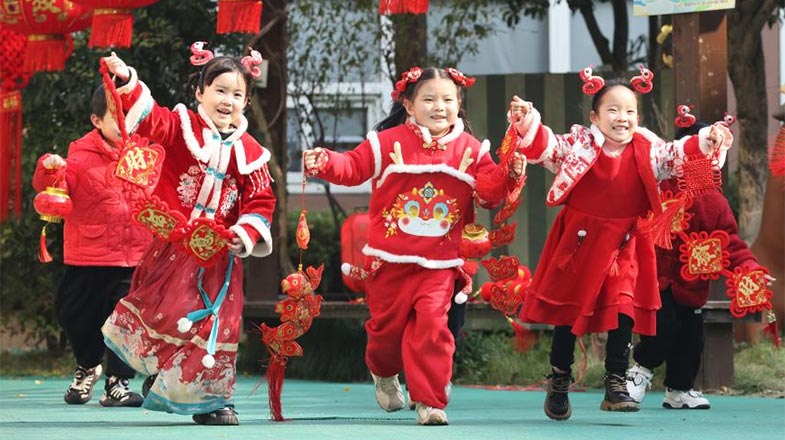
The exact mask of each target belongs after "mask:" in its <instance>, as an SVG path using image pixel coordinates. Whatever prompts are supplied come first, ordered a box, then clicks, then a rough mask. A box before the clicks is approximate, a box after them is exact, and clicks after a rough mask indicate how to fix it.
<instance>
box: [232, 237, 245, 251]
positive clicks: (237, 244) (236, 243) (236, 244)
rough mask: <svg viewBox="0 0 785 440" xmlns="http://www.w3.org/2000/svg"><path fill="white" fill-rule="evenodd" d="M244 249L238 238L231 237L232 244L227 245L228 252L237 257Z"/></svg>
mask: <svg viewBox="0 0 785 440" xmlns="http://www.w3.org/2000/svg"><path fill="white" fill-rule="evenodd" d="M244 249H245V246H243V242H242V241H240V237H238V236H237V235H235V236H234V237H232V242H231V243H229V252H231V253H232V254H234V255H239V254H240V253H241V252H242V251H243V250H244Z"/></svg>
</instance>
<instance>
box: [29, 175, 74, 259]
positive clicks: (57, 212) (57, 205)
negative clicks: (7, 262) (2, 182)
mask: <svg viewBox="0 0 785 440" xmlns="http://www.w3.org/2000/svg"><path fill="white" fill-rule="evenodd" d="M64 174H65V171H64V170H63V174H61V175H60V179H58V182H59V183H56V184H55V185H56V186H48V187H46V189H45V190H43V191H41V192H40V193H38V195H37V196H35V200H33V206H34V207H35V211H36V212H37V213H38V214H40V215H41V220H43V221H45V222H46V224H45V225H44V227H43V228H41V240H40V243H39V248H38V261H40V262H42V263H49V262H50V261H52V257H51V256H50V255H49V252H48V251H47V250H46V226H47V225H49V223H60V221H61V220H62V219H63V218H65V217H66V216H67V215H68V214H70V213H71V209H73V207H74V205H73V203H71V198H70V197H68V191H67V190H66V189H65V183H64V180H63V177H64Z"/></svg>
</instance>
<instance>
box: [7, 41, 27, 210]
mask: <svg viewBox="0 0 785 440" xmlns="http://www.w3.org/2000/svg"><path fill="white" fill-rule="evenodd" d="M0 41H2V43H1V44H0V176H2V177H0V179H2V180H0V223H2V222H4V221H6V220H7V219H8V210H9V209H10V208H11V200H12V198H13V210H14V215H16V216H17V217H18V216H19V215H21V213H22V94H21V93H20V92H19V90H21V89H23V88H24V87H25V86H26V85H27V80H28V79H29V78H30V74H28V73H26V72H25V71H24V69H23V67H22V63H23V61H24V58H23V55H24V50H25V46H26V45H27V37H25V36H24V35H22V34H18V33H16V32H13V31H11V30H8V29H6V28H4V27H2V26H0ZM12 182H13V191H11V188H12V185H11V184H12Z"/></svg>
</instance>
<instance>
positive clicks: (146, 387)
mask: <svg viewBox="0 0 785 440" xmlns="http://www.w3.org/2000/svg"><path fill="white" fill-rule="evenodd" d="M157 378H158V375H157V374H153V375H152V376H147V378H146V379H145V380H144V382H142V396H144V397H147V395H148V394H149V393H150V388H152V387H153V383H155V380H156V379H157Z"/></svg>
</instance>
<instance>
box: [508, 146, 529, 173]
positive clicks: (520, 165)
mask: <svg viewBox="0 0 785 440" xmlns="http://www.w3.org/2000/svg"><path fill="white" fill-rule="evenodd" d="M524 174H526V156H524V155H523V154H521V153H519V152H517V151H516V152H515V153H513V155H512V158H511V159H510V177H511V178H512V179H514V180H519V179H520V178H521V177H523V175H524Z"/></svg>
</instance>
